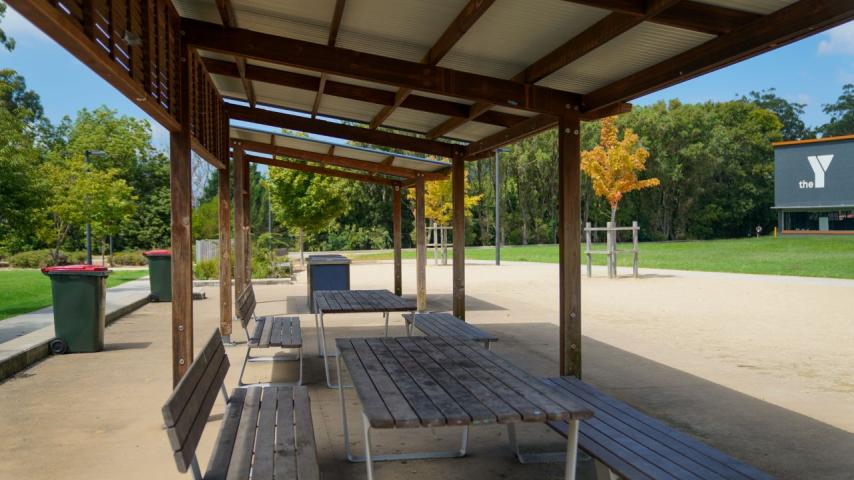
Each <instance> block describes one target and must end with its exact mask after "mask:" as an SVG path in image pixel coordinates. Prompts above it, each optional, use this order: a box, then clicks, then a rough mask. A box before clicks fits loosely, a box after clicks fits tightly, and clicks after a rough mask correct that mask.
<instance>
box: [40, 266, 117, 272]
mask: <svg viewBox="0 0 854 480" xmlns="http://www.w3.org/2000/svg"><path fill="white" fill-rule="evenodd" d="M106 271H107V267H105V266H103V265H61V266H57V267H45V268H42V273H50V272H63V273H69V272H106Z"/></svg>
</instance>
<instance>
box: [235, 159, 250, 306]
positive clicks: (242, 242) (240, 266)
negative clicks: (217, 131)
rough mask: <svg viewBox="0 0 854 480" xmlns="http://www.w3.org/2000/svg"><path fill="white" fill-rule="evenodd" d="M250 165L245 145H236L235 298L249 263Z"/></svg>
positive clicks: (245, 281) (244, 286)
mask: <svg viewBox="0 0 854 480" xmlns="http://www.w3.org/2000/svg"><path fill="white" fill-rule="evenodd" d="M248 233H249V165H248V162H247V161H246V159H245V156H244V154H243V147H241V146H239V145H235V147H234V298H235V301H236V299H237V297H238V296H239V295H240V292H242V291H243V289H244V288H246V285H247V284H248V283H249V280H250V277H249V275H247V272H248V268H247V267H248V265H249V257H248V253H249V245H247V242H248V239H249V235H248Z"/></svg>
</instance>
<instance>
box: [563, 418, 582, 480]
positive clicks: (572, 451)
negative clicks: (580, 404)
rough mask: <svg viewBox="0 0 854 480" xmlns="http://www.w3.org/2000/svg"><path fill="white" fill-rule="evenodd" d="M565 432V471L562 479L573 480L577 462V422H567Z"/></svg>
mask: <svg viewBox="0 0 854 480" xmlns="http://www.w3.org/2000/svg"><path fill="white" fill-rule="evenodd" d="M567 423H568V424H569V428H568V429H567V432H566V471H565V472H564V475H563V478H565V479H566V480H575V468H576V463H577V462H578V420H569V421H568V422H567Z"/></svg>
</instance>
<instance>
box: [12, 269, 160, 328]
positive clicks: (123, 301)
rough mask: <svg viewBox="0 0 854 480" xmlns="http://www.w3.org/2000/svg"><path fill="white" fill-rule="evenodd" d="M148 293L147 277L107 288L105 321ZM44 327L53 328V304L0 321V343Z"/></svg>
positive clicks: (123, 312)
mask: <svg viewBox="0 0 854 480" xmlns="http://www.w3.org/2000/svg"><path fill="white" fill-rule="evenodd" d="M150 294H151V290H150V289H149V286H148V277H144V278H143V279H140V280H133V281H130V282H126V283H123V284H121V285H119V286H117V287H112V288H108V289H107V305H106V308H105V314H106V317H107V323H109V322H110V320H112V319H113V317H115V316H117V315H118V316H121V315H123V314H125V313H127V308H128V307H129V306H133V305H136V306H138V304H139V302H143V301H145V299H146V298H148V295H150ZM45 327H51V330H53V306H50V307H45V308H42V309H41V310H36V311H35V312H30V313H25V314H24V315H18V316H17V317H12V318H7V319H6V320H2V321H0V344H2V343H4V342H8V341H9V340H13V339H15V338H18V337H22V336H24V335H27V334H28V333H32V332H35V331H36V330H41V329H42V328H45Z"/></svg>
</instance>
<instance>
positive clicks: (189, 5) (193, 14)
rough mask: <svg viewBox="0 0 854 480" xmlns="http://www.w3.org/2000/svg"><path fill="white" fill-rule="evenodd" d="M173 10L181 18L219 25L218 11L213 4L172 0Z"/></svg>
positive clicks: (193, 0) (195, 0)
mask: <svg viewBox="0 0 854 480" xmlns="http://www.w3.org/2000/svg"><path fill="white" fill-rule="evenodd" d="M172 4H173V5H175V10H177V11H178V14H179V15H181V16H182V17H187V18H194V19H196V20H203V21H205V22H211V23H221V22H220V18H219V10H217V8H216V4H215V3H214V2H206V1H204V0H172Z"/></svg>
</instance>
